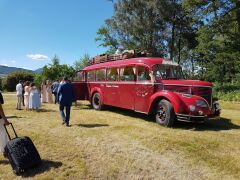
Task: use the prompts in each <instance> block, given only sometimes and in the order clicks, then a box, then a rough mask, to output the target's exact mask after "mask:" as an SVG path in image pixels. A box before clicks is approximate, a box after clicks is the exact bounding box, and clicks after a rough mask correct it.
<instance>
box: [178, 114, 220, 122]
mask: <svg viewBox="0 0 240 180" xmlns="http://www.w3.org/2000/svg"><path fill="white" fill-rule="evenodd" d="M176 116H177V120H178V121H184V122H195V123H204V122H205V121H206V120H209V119H211V120H218V119H220V116H219V115H213V116H195V115H189V114H176Z"/></svg>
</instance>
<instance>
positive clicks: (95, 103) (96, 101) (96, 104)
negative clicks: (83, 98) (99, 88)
mask: <svg viewBox="0 0 240 180" xmlns="http://www.w3.org/2000/svg"><path fill="white" fill-rule="evenodd" d="M92 107H93V109H96V110H102V107H103V106H102V103H101V98H100V94H99V93H94V94H93V97H92Z"/></svg>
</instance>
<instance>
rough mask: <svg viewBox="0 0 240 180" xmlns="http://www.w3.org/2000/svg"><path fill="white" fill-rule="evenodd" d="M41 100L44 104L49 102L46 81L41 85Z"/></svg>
mask: <svg viewBox="0 0 240 180" xmlns="http://www.w3.org/2000/svg"><path fill="white" fill-rule="evenodd" d="M41 98H42V99H41V100H42V103H46V102H47V85H46V81H43V82H42V85H41Z"/></svg>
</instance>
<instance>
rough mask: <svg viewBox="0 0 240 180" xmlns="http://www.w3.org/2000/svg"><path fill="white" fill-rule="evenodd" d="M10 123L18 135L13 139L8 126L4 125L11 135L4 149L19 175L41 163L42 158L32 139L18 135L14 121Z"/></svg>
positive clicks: (14, 170)
mask: <svg viewBox="0 0 240 180" xmlns="http://www.w3.org/2000/svg"><path fill="white" fill-rule="evenodd" d="M10 125H11V127H12V129H13V132H14V134H15V136H16V137H15V138H13V139H11V137H10V135H9V133H8V130H7V127H6V126H5V125H4V127H5V130H6V132H7V135H8V137H9V142H8V143H7V145H6V146H5V148H4V151H5V154H6V157H7V158H8V159H9V162H10V164H11V166H12V169H13V172H14V173H15V174H17V175H19V174H20V173H23V172H25V171H26V170H28V169H31V168H33V167H35V166H37V165H39V164H41V161H42V160H41V157H40V155H39V153H38V151H37V149H36V147H35V146H34V144H33V142H32V140H31V139H30V138H29V137H26V136H25V137H18V136H17V133H16V131H15V129H14V127H13V125H12V123H10Z"/></svg>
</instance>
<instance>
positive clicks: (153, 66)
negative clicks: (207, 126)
mask: <svg viewBox="0 0 240 180" xmlns="http://www.w3.org/2000/svg"><path fill="white" fill-rule="evenodd" d="M77 78H78V79H77V81H74V82H73V85H74V87H75V93H76V99H77V100H85V99H88V100H89V101H90V102H91V105H92V107H93V108H94V109H96V110H101V109H102V108H103V106H104V105H109V106H115V107H120V108H125V109H131V110H134V111H136V112H140V113H145V114H152V115H154V116H155V120H156V122H157V123H159V124H160V125H163V126H167V127H171V126H172V125H173V124H174V122H175V121H176V120H178V121H188V122H204V120H206V119H207V118H213V117H218V116H219V115H220V108H219V104H218V103H217V102H213V98H212V86H213V85H212V83H210V82H206V81H199V80H185V79H184V77H183V73H182V69H181V67H180V66H179V65H178V64H177V63H175V62H172V61H169V60H165V59H163V58H147V57H139V58H132V59H125V60H117V61H109V62H104V63H99V64H94V65H90V66H88V67H85V68H84V69H82V70H80V71H78V72H77Z"/></svg>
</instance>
